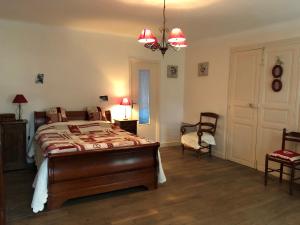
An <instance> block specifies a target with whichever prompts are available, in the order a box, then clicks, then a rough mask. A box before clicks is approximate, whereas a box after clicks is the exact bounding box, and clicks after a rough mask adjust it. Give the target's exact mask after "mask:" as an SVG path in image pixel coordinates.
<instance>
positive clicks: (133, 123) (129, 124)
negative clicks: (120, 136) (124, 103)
mask: <svg viewBox="0 0 300 225" xmlns="http://www.w3.org/2000/svg"><path fill="white" fill-rule="evenodd" d="M115 124H116V125H117V126H119V127H120V128H121V129H123V130H126V131H128V132H130V133H133V134H135V135H136V134H137V120H115Z"/></svg>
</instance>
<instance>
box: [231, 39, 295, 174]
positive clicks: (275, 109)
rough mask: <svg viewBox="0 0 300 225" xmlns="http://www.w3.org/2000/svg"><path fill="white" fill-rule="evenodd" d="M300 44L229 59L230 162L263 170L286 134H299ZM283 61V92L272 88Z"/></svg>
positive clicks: (282, 45)
mask: <svg viewBox="0 0 300 225" xmlns="http://www.w3.org/2000/svg"><path fill="white" fill-rule="evenodd" d="M299 49H300V45H297V44H294V45H288V44H286V43H283V44H280V43H279V44H277V45H275V44H272V45H270V46H266V48H265V49H264V50H263V49H255V50H245V51H236V52H233V53H232V55H231V57H232V58H231V73H230V94H229V114H228V122H229V123H228V138H227V147H228V159H229V160H232V161H235V162H238V163H241V164H243V165H246V166H249V167H253V168H257V169H259V170H264V159H265V155H266V153H269V152H272V151H274V150H277V149H280V147H281V137H282V129H283V128H287V129H288V130H297V129H298V117H299V115H298V105H299V103H298V101H299V100H298V95H299V93H298V91H297V90H299V88H298V83H299ZM278 59H280V61H281V62H282V67H283V75H282V77H281V78H280V79H281V81H282V83H283V87H282V90H281V91H279V92H274V91H273V90H272V88H271V84H272V81H273V79H274V78H273V76H272V68H273V66H274V65H276V63H278Z"/></svg>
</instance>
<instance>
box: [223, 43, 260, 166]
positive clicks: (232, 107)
mask: <svg viewBox="0 0 300 225" xmlns="http://www.w3.org/2000/svg"><path fill="white" fill-rule="evenodd" d="M262 52H263V51H262V49H255V50H249V51H243V52H234V53H233V54H232V56H231V57H232V58H231V77H230V85H229V87H230V99H229V102H230V103H229V131H228V132H229V133H228V142H227V143H228V159H229V160H232V161H235V162H237V163H240V164H243V165H246V166H249V167H254V166H255V148H256V132H257V119H258V117H257V116H258V115H257V107H258V98H259V88H258V87H259V78H260V74H261V62H262Z"/></svg>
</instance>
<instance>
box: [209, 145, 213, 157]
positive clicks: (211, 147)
mask: <svg viewBox="0 0 300 225" xmlns="http://www.w3.org/2000/svg"><path fill="white" fill-rule="evenodd" d="M211 149H212V147H211V145H209V146H208V155H209V157H211Z"/></svg>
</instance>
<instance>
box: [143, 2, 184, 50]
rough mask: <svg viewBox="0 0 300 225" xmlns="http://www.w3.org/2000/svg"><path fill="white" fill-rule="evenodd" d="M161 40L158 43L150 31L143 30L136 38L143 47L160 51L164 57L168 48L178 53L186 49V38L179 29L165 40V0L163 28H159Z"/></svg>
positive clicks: (166, 29)
mask: <svg viewBox="0 0 300 225" xmlns="http://www.w3.org/2000/svg"><path fill="white" fill-rule="evenodd" d="M160 32H161V34H162V39H161V41H160V42H158V40H157V38H156V37H155V36H154V34H153V33H152V31H151V30H150V29H146V28H145V29H143V30H142V33H141V34H140V35H139V37H138V42H140V43H143V44H144V47H146V48H149V49H151V50H152V51H156V50H160V51H161V53H162V55H163V56H164V55H165V53H166V51H167V50H168V49H169V47H170V48H172V49H174V50H176V51H179V50H180V49H181V48H184V47H187V43H186V38H185V35H184V34H183V32H182V31H181V29H180V28H173V29H172V31H171V32H170V34H169V37H168V39H167V37H166V36H167V33H168V32H169V29H168V28H166V0H164V9H163V27H162V28H160Z"/></svg>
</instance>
